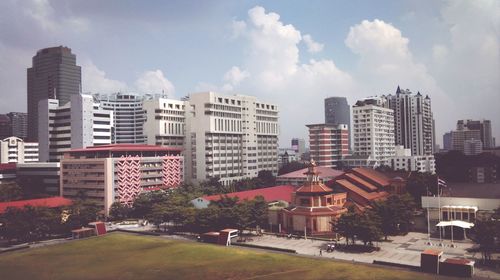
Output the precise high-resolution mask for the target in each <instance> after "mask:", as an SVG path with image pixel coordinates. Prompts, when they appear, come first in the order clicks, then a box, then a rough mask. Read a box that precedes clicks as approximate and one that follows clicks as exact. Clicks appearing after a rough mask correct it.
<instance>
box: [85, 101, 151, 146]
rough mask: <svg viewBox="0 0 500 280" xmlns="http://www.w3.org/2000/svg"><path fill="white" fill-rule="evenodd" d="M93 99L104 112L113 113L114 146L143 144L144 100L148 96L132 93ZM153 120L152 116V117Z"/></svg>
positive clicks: (144, 137) (144, 140)
mask: <svg viewBox="0 0 500 280" xmlns="http://www.w3.org/2000/svg"><path fill="white" fill-rule="evenodd" d="M94 98H95V99H96V100H97V101H98V102H99V103H100V107H101V108H102V109H104V110H108V111H112V112H113V135H112V142H113V143H115V144H121V143H126V144H144V143H146V136H145V134H144V122H145V121H146V112H145V111H144V109H143V102H144V100H147V99H151V98H152V97H151V96H150V95H140V94H132V93H121V92H118V93H113V94H95V95H94ZM152 117H153V119H154V116H152Z"/></svg>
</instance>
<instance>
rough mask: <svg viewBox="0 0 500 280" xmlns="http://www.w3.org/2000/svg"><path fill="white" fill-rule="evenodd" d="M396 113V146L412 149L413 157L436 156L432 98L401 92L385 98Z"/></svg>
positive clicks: (397, 91) (418, 93) (398, 91)
mask: <svg viewBox="0 0 500 280" xmlns="http://www.w3.org/2000/svg"><path fill="white" fill-rule="evenodd" d="M385 98H386V99H387V102H388V108H390V109H392V110H393V111H394V133H395V141H396V142H395V144H396V145H403V146H404V147H405V148H407V149H411V152H412V155H419V156H420V155H432V154H434V144H435V143H434V142H435V137H434V121H433V115H432V110H431V99H430V97H429V96H428V95H427V96H425V97H424V96H423V95H422V94H420V92H417V94H413V93H412V92H411V91H410V90H408V89H407V90H401V89H400V88H399V86H398V88H397V90H396V94H395V95H391V94H389V95H387V96H385Z"/></svg>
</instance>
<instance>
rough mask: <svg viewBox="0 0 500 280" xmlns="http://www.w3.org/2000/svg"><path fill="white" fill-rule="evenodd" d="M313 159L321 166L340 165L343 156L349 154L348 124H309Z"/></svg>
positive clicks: (333, 166)
mask: <svg viewBox="0 0 500 280" xmlns="http://www.w3.org/2000/svg"><path fill="white" fill-rule="evenodd" d="M307 127H308V128H309V148H310V153H311V159H313V160H314V161H316V163H317V164H318V165H319V166H327V167H332V168H337V167H339V163H340V161H341V160H342V156H345V155H348V154H349V130H348V125H347V124H309V125H307Z"/></svg>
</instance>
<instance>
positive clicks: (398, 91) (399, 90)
mask: <svg viewBox="0 0 500 280" xmlns="http://www.w3.org/2000/svg"><path fill="white" fill-rule="evenodd" d="M396 93H397V94H399V93H401V89H400V88H399V85H398V89H397V90H396Z"/></svg>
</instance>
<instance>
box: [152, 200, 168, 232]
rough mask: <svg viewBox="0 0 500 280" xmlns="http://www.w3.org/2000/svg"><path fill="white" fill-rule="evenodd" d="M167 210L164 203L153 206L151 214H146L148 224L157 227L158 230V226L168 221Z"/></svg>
mask: <svg viewBox="0 0 500 280" xmlns="http://www.w3.org/2000/svg"><path fill="white" fill-rule="evenodd" d="M168 214H169V208H168V206H167V205H165V204H164V203H157V204H154V205H153V206H152V208H151V212H150V213H149V214H148V216H147V219H148V221H149V222H151V223H152V224H154V225H155V226H157V228H158V230H159V229H160V225H161V224H163V223H164V222H166V221H167V220H168Z"/></svg>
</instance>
